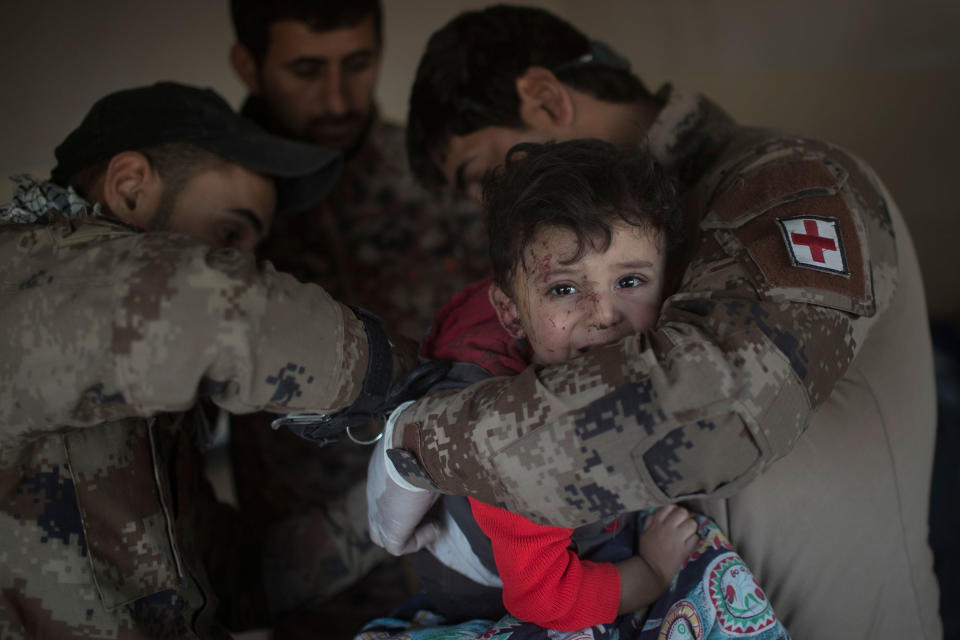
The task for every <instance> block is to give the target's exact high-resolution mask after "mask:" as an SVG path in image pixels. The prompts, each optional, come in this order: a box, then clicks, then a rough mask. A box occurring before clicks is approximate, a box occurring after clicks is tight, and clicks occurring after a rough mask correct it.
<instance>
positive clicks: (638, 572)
mask: <svg viewBox="0 0 960 640" xmlns="http://www.w3.org/2000/svg"><path fill="white" fill-rule="evenodd" d="M696 544H697V523H696V521H695V520H694V519H693V518H691V517H690V514H689V513H688V512H687V511H686V509H683V508H681V507H677V506H675V505H668V506H666V507H662V508H660V509H658V510H657V511H656V512H655V513H654V514H652V515H650V516H648V517H647V518H646V519H645V521H644V523H643V532H642V533H641V534H640V538H639V541H638V545H639V554H638V555H635V556H633V557H632V558H628V559H627V560H624V561H622V562H618V563H616V566H617V571H619V572H620V608H619V611H618V612H619V613H629V612H631V611H637V610H638V609H640V608H641V607H645V606H647V605H648V604H651V603H652V602H654V601H655V600H656V599H657V598H659V597H660V596H661V595H662V594H663V593H664V592H665V591H666V590H667V588H668V587H669V586H670V583H671V581H672V580H673V576H674V574H676V573H677V571H678V570H679V569H680V566H681V565H682V564H683V561H684V560H686V558H687V556H689V555H690V552H691V551H693V548H694V547H695V546H696Z"/></svg>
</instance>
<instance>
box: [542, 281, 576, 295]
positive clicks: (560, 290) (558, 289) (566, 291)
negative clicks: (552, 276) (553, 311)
mask: <svg viewBox="0 0 960 640" xmlns="http://www.w3.org/2000/svg"><path fill="white" fill-rule="evenodd" d="M576 292H577V288H576V287H574V286H573V285H570V284H558V285H555V286H553V287H550V290H549V291H547V293H549V294H550V295H551V296H554V297H557V298H560V297H563V296H572V295H573V294H575V293H576Z"/></svg>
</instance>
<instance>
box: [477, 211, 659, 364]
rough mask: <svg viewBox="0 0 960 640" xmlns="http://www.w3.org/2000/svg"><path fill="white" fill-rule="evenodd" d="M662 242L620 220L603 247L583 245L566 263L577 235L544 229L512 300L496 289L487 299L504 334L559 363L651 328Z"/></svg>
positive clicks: (515, 285)
mask: <svg viewBox="0 0 960 640" xmlns="http://www.w3.org/2000/svg"><path fill="white" fill-rule="evenodd" d="M662 244H663V243H662V240H660V239H659V238H658V237H657V234H653V233H651V232H649V231H647V230H641V229H638V228H637V227H633V226H630V225H627V224H619V225H616V226H615V227H614V228H613V229H612V237H611V243H610V248H609V249H607V251H605V252H602V253H601V252H597V251H592V250H590V248H589V245H588V247H587V249H586V251H585V253H584V255H583V256H582V257H581V258H580V260H578V261H577V262H574V263H571V264H564V262H565V261H566V260H567V259H569V258H571V257H573V256H574V255H576V252H577V239H576V236H575V235H574V233H573V232H572V231H569V230H567V229H564V228H562V227H547V228H545V229H542V230H540V231H538V232H537V234H536V235H535V236H534V239H533V241H532V242H531V243H530V244H529V245H528V247H527V249H526V252H525V255H524V258H525V263H524V264H525V267H526V268H524V265H523V264H521V265H519V266H518V268H517V272H516V274H515V275H514V278H513V292H514V296H513V298H512V299H511V298H510V297H508V296H506V295H505V294H504V292H503V291H502V290H500V289H499V288H498V287H496V286H494V287H493V289H491V301H492V302H493V305H494V307H495V308H496V309H497V315H498V316H499V318H500V322H501V324H503V326H504V327H505V328H506V329H507V331H508V332H510V334H511V335H512V336H513V337H515V338H524V337H525V338H527V340H529V342H530V345H531V347H532V348H533V352H534V358H533V360H534V362H537V363H541V364H553V363H557V362H563V361H565V360H569V359H570V358H574V357H576V356H578V355H580V354H582V353H584V352H585V351H587V350H588V349H590V348H593V347H597V346H600V345H604V344H609V343H611V342H616V341H617V340H619V339H620V338H623V337H624V336H626V335H628V334H631V333H636V332H638V331H643V330H644V329H649V328H651V327H653V325H654V324H655V323H656V321H657V313H658V311H659V308H660V297H661V295H662V291H663V279H664V262H665V260H664V251H663V246H662Z"/></svg>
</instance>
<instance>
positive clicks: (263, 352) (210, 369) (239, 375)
mask: <svg viewBox="0 0 960 640" xmlns="http://www.w3.org/2000/svg"><path fill="white" fill-rule="evenodd" d="M102 227H103V225H102V224H93V225H87V226H85V227H81V228H80V230H79V231H76V232H74V233H73V234H71V233H69V232H67V231H64V232H63V233H62V234H61V233H60V232H59V230H57V231H52V232H51V233H49V234H48V233H46V232H42V233H39V234H35V235H36V236H37V237H40V238H41V241H40V243H39V246H37V247H35V249H34V251H33V252H32V253H27V252H21V253H23V259H22V260H20V259H18V261H17V262H15V263H14V265H13V266H12V267H11V270H10V272H8V275H10V276H11V277H13V276H12V275H11V272H17V271H21V270H22V272H23V273H24V274H27V273H35V272H39V273H42V274H43V278H42V279H41V281H39V282H38V284H37V286H35V287H31V288H26V287H24V288H23V289H22V290H19V291H18V290H14V293H13V294H11V295H6V294H5V295H4V305H3V307H4V311H3V331H4V334H5V336H6V337H8V338H9V339H10V340H9V344H10V345H12V346H11V347H10V348H11V349H13V348H16V347H15V346H16V345H22V347H21V350H20V351H19V352H18V353H14V354H12V357H9V358H5V359H4V362H3V363H0V381H2V385H0V400H2V402H0V405H2V407H3V408H2V409H0V412H2V413H3V414H4V415H3V418H4V424H5V425H10V427H9V428H8V429H7V430H6V431H5V437H6V438H13V439H18V438H21V437H26V438H29V437H31V434H33V433H38V432H43V431H45V430H49V429H51V428H54V427H60V426H64V425H65V426H83V425H89V424H96V423H98V422H101V421H103V420H112V419H118V418H123V417H130V416H149V415H152V414H156V413H158V412H169V411H180V410H184V409H186V408H189V407H190V406H192V405H193V404H194V403H195V402H196V401H197V398H198V397H199V396H207V397H210V398H211V399H212V400H213V401H214V402H216V403H217V404H219V405H220V406H222V407H224V408H226V409H228V410H230V411H231V412H236V413H242V412H249V411H254V410H260V409H266V410H271V411H276V412H292V411H325V410H336V409H340V408H342V407H345V406H347V405H350V404H351V403H352V402H353V401H354V400H355V399H356V398H357V396H358V393H360V390H361V388H362V385H363V382H364V378H365V375H366V374H367V372H368V354H369V350H368V344H367V336H366V330H365V325H364V324H363V322H361V320H359V319H358V318H357V316H356V315H355V314H354V313H353V312H352V311H351V310H350V309H348V308H346V307H344V306H343V305H341V304H339V303H338V302H336V301H334V300H333V299H332V298H330V296H328V295H327V294H326V292H324V291H323V289H321V288H320V287H318V286H315V285H305V284H301V283H299V282H297V281H296V280H295V279H294V278H292V277H290V276H288V275H285V274H280V273H277V272H276V271H275V270H274V269H273V268H272V267H271V266H270V265H269V264H266V265H263V264H257V263H256V261H255V260H254V259H253V257H252V256H249V255H244V254H241V253H238V252H233V251H222V250H221V251H217V250H210V249H208V248H207V247H205V246H203V245H201V244H199V243H196V242H193V241H191V240H190V239H187V238H185V237H184V236H174V235H169V234H131V233H121V232H113V233H107V234H106V235H107V237H106V238H105V237H104V233H105V232H104V231H103V228H102ZM33 240H36V238H33ZM4 241H7V237H6V236H5V237H4ZM20 241H21V240H19V239H17V238H10V239H9V242H12V243H14V244H15V243H17V242H20ZM47 241H49V243H50V246H49V247H45V246H43V245H44V243H45V242H47ZM388 353H389V352H388ZM388 364H389V363H388Z"/></svg>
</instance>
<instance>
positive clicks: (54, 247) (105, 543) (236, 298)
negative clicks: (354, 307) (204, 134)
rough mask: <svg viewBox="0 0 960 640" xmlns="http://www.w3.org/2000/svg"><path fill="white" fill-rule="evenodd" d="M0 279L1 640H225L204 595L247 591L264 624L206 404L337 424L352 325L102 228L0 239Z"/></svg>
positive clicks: (348, 383) (349, 317)
mask: <svg viewBox="0 0 960 640" xmlns="http://www.w3.org/2000/svg"><path fill="white" fill-rule="evenodd" d="M0 265H2V267H0V273H2V274H3V275H2V278H0V282H2V285H0V333H2V334H3V340H2V341H0V345H2V346H0V350H2V353H0V519H2V521H3V532H4V533H3V536H2V538H0V588H2V591H0V637H3V638H32V637H48V638H68V637H81V636H82V637H93V636H95V637H110V638H147V637H222V636H224V635H226V632H225V631H224V630H223V628H222V627H221V626H220V624H219V622H218V621H216V620H215V619H214V618H215V617H216V616H218V615H219V616H220V617H223V616H224V612H223V611H222V610H221V611H218V599H217V597H216V596H214V592H218V593H219V592H221V590H222V589H226V590H229V589H231V588H237V587H239V585H249V586H250V589H252V590H253V593H251V594H250V595H248V596H245V597H246V598H247V600H246V601H245V602H244V603H242V604H240V605H238V607H239V609H240V611H239V615H240V617H241V618H244V617H246V618H247V620H248V621H249V619H250V618H251V617H256V616H257V615H258V614H259V612H261V611H262V609H263V608H264V607H265V604H266V601H265V598H264V591H263V587H262V586H257V585H259V582H258V581H259V578H260V577H261V576H260V574H261V568H260V567H261V559H260V557H259V556H258V555H255V554H258V553H259V551H258V550H257V549H256V548H255V547H256V544H258V543H257V542H256V541H254V542H253V543H250V544H248V543H247V542H242V541H240V540H239V538H240V537H242V535H241V534H242V533H243V530H242V529H241V528H239V526H238V523H237V522H236V521H235V520H230V517H229V515H226V516H224V518H225V519H224V518H222V517H221V516H223V515H224V514H223V511H224V509H226V507H224V506H223V505H219V504H217V503H216V502H215V501H214V500H213V498H212V493H211V492H210V490H209V488H208V487H207V485H206V484H205V482H204V480H203V476H202V473H201V471H202V470H201V465H200V462H201V460H200V451H201V449H200V446H199V445H200V444H202V443H203V442H204V439H205V436H206V434H207V429H206V426H205V425H206V423H205V417H204V411H203V410H202V409H201V408H200V406H198V399H199V398H201V397H204V398H206V399H208V400H210V401H212V402H213V403H215V404H217V405H219V406H221V407H224V408H226V409H228V410H230V411H234V412H248V411H254V410H261V409H269V410H271V411H275V412H281V413H283V412H289V411H294V410H321V409H337V408H341V407H343V406H344V405H346V404H348V403H349V402H350V401H351V400H352V399H353V398H354V397H356V394H357V392H358V390H359V388H360V385H361V384H362V380H363V376H364V373H365V371H366V361H367V345H366V337H365V333H364V328H363V325H362V324H361V323H360V322H359V321H358V320H357V319H356V318H355V316H354V315H353V313H352V312H350V310H349V309H347V308H346V307H343V306H342V305H340V304H339V303H337V302H335V301H333V300H332V299H331V298H330V297H329V296H328V295H327V294H326V293H325V292H324V291H323V290H322V289H321V288H320V287H317V286H313V285H302V284H300V283H298V282H297V281H296V280H295V279H294V278H293V277H291V276H288V275H285V274H281V273H278V272H276V271H275V270H274V269H273V268H272V267H271V266H270V265H267V264H258V263H257V262H256V261H255V260H254V259H253V257H252V256H249V255H244V254H241V253H238V252H235V251H231V250H211V249H209V248H207V247H206V246H205V245H202V244H201V243H200V242H199V241H197V240H194V239H192V238H189V237H187V236H179V235H174V234H160V233H139V232H136V231H135V230H133V229H131V228H129V227H127V226H126V225H124V224H122V223H119V222H115V221H111V220H109V219H105V218H101V217H89V216H84V215H79V216H72V217H70V219H67V218H66V217H63V216H61V215H60V214H59V213H57V212H56V211H52V212H50V213H49V214H47V215H46V216H45V217H44V218H42V219H41V220H39V221H38V222H37V223H34V224H25V223H24V224H3V225H0ZM225 522H226V523H229V524H227V525H226V526H222V525H223V523H225ZM251 544H252V545H253V546H251ZM238 554H239V555H238ZM201 559H202V560H201ZM245 607H246V608H247V610H244V608H245ZM243 622H244V620H242V619H241V620H236V619H235V620H234V621H233V622H231V624H243Z"/></svg>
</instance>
